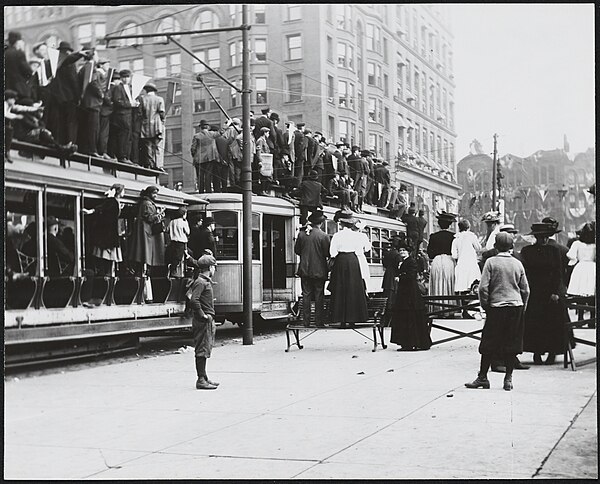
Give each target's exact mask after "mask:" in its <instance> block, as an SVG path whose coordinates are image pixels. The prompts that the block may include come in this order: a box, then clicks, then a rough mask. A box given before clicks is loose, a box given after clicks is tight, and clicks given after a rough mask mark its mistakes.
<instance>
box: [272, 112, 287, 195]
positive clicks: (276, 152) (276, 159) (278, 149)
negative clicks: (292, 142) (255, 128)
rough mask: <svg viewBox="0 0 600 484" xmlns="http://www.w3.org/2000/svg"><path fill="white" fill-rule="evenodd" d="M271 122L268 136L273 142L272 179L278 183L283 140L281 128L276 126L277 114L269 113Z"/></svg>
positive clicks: (281, 168) (280, 173) (281, 170)
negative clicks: (271, 127)
mask: <svg viewBox="0 0 600 484" xmlns="http://www.w3.org/2000/svg"><path fill="white" fill-rule="evenodd" d="M271 123H272V124H273V129H272V130H271V132H270V134H269V137H270V138H271V141H272V143H273V147H274V149H273V151H272V153H273V179H274V180H275V182H276V183H279V177H280V175H282V173H283V169H284V167H283V165H282V162H281V159H282V157H283V150H284V145H285V142H284V140H283V131H281V128H279V126H277V124H278V123H279V114H277V113H271Z"/></svg>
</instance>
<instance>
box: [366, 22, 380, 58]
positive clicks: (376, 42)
mask: <svg viewBox="0 0 600 484" xmlns="http://www.w3.org/2000/svg"><path fill="white" fill-rule="evenodd" d="M367 50H372V51H375V52H381V29H380V28H379V27H377V26H376V25H373V24H367Z"/></svg>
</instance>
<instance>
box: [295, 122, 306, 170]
mask: <svg viewBox="0 0 600 484" xmlns="http://www.w3.org/2000/svg"><path fill="white" fill-rule="evenodd" d="M307 147H308V139H307V137H306V136H304V133H303V132H302V131H300V130H296V131H294V153H295V154H296V160H295V161H296V164H301V165H303V164H304V162H305V161H306V149H307Z"/></svg>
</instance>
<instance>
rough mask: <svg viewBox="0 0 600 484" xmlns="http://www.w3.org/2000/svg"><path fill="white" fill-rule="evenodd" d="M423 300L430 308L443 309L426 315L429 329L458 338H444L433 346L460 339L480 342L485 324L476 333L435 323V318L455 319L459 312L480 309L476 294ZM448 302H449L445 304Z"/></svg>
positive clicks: (431, 297)
mask: <svg viewBox="0 0 600 484" xmlns="http://www.w3.org/2000/svg"><path fill="white" fill-rule="evenodd" d="M423 300H424V301H425V305H428V306H430V307H432V306H436V307H441V308H442V309H439V310H436V309H434V310H431V309H430V310H429V311H428V312H427V314H426V316H427V318H429V328H430V329H431V328H437V329H441V330H442V331H446V332H448V333H453V334H455V335H457V336H451V337H449V338H443V339H440V340H437V341H432V343H431V345H432V346H433V345H439V344H441V343H447V342H449V341H454V340H457V339H460V338H473V339H476V340H480V339H481V338H480V337H479V336H477V335H478V334H480V333H481V332H482V331H483V324H482V326H481V328H479V329H476V330H474V331H469V332H464V331H460V330H457V329H455V328H451V327H449V326H447V325H444V324H440V323H439V322H436V323H434V322H433V319H434V318H435V317H438V318H440V317H444V316H452V317H454V313H456V312H457V311H461V312H462V311H467V310H475V309H478V308H479V297H478V296H477V295H475V294H456V295H454V296H436V295H431V296H423ZM445 301H448V302H445Z"/></svg>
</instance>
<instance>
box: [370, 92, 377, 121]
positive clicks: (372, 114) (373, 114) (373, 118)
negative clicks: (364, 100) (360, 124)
mask: <svg viewBox="0 0 600 484" xmlns="http://www.w3.org/2000/svg"><path fill="white" fill-rule="evenodd" d="M369 122H371V123H375V122H377V100H376V99H375V98H374V97H370V98H369Z"/></svg>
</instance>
